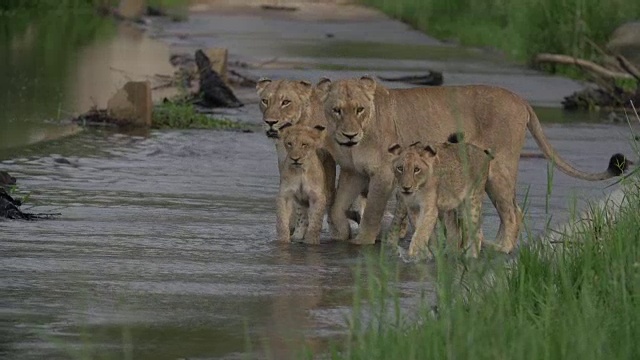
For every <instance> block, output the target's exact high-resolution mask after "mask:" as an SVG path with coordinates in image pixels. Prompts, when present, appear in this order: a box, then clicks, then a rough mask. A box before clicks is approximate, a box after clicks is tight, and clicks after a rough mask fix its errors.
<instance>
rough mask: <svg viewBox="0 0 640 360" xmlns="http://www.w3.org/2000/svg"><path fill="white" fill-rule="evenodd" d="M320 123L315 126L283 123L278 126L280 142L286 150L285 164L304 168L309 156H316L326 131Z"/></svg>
mask: <svg viewBox="0 0 640 360" xmlns="http://www.w3.org/2000/svg"><path fill="white" fill-rule="evenodd" d="M324 130H325V128H324V126H322V125H316V126H315V127H310V126H304V125H290V124H285V125H283V126H282V128H280V132H281V138H282V143H283V144H284V148H285V150H286V151H287V164H288V165H289V166H292V167H295V168H305V165H307V164H308V163H309V159H310V158H311V157H314V156H317V150H318V149H320V148H321V147H322V144H323V142H324V136H325V133H326V131H324Z"/></svg>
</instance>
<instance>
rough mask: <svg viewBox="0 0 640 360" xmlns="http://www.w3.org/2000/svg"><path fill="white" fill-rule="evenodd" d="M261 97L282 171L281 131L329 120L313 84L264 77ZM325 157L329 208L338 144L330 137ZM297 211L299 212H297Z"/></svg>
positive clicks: (259, 87) (260, 84) (300, 224)
mask: <svg viewBox="0 0 640 360" xmlns="http://www.w3.org/2000/svg"><path fill="white" fill-rule="evenodd" d="M256 90H257V93H258V96H259V97H260V111H261V112H262V120H263V121H264V128H265V133H266V135H267V136H268V137H269V138H272V139H274V140H275V146H276V152H277V154H278V168H279V170H280V172H282V164H284V162H285V159H286V151H285V149H284V146H283V145H282V142H281V141H278V137H279V134H280V130H281V129H282V128H283V127H286V126H288V125H296V124H300V125H309V126H310V125H313V126H315V125H323V126H326V125H327V123H326V119H325V114H324V108H323V104H322V101H321V100H320V98H319V97H318V95H317V93H316V91H315V89H314V87H313V86H312V85H311V83H310V82H308V81H304V80H271V79H267V78H262V79H260V80H259V81H258V83H257V85H256ZM323 148H324V150H325V152H323V153H322V156H323V166H324V171H325V174H326V181H327V189H328V191H329V199H328V201H329V207H330V206H331V204H332V202H333V198H334V195H335V181H336V180H335V179H336V163H335V161H334V159H333V157H332V155H331V151H332V148H337V146H336V144H335V142H333V140H332V139H330V138H329V137H327V141H326V142H325V146H323ZM358 200H359V203H358V204H357V206H356V207H357V208H359V209H358V210H357V211H359V212H362V209H363V208H364V201H365V200H364V196H360V197H359V199H358ZM296 212H297V211H296ZM347 215H348V217H349V218H350V219H352V220H355V221H356V222H359V217H360V214H359V213H354V212H353V211H349V212H348V213H347ZM304 226H306V224H305V223H304V219H303V218H299V221H298V222H297V225H296V227H297V228H300V227H304Z"/></svg>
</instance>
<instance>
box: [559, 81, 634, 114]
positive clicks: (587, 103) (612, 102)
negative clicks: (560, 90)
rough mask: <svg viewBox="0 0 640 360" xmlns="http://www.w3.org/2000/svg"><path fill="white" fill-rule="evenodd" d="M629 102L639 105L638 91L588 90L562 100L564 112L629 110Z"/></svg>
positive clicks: (577, 92) (618, 89)
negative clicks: (602, 109) (607, 109)
mask: <svg viewBox="0 0 640 360" xmlns="http://www.w3.org/2000/svg"><path fill="white" fill-rule="evenodd" d="M631 101H633V103H634V104H640V91H636V92H635V93H633V92H629V91H625V90H623V89H621V88H620V87H618V86H616V87H614V88H613V89H610V90H609V89H607V90H605V89H602V88H588V89H585V90H581V91H576V92H574V93H573V94H571V95H569V96H565V97H564V100H562V106H563V107H564V109H566V110H578V109H594V108H597V107H601V108H610V109H622V108H631Z"/></svg>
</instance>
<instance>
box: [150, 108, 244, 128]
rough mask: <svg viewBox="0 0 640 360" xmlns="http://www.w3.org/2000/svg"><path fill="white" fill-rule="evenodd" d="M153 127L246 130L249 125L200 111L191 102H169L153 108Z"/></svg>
mask: <svg viewBox="0 0 640 360" xmlns="http://www.w3.org/2000/svg"><path fill="white" fill-rule="evenodd" d="M152 127H153V128H155V129H218V130H246V129H248V128H249V126H248V125H245V124H241V123H238V122H235V121H231V120H226V119H219V118H215V117H212V116H209V115H206V114H202V113H199V112H198V111H196V109H195V108H194V107H193V105H191V104H189V103H182V102H177V103H173V102H167V103H163V104H160V105H156V106H155V107H154V109H153V116H152Z"/></svg>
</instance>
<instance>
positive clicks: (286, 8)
mask: <svg viewBox="0 0 640 360" xmlns="http://www.w3.org/2000/svg"><path fill="white" fill-rule="evenodd" d="M260 7H261V8H262V9H264V10H276V11H296V10H298V8H297V7H295V6H286V5H269V4H263V5H260Z"/></svg>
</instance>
